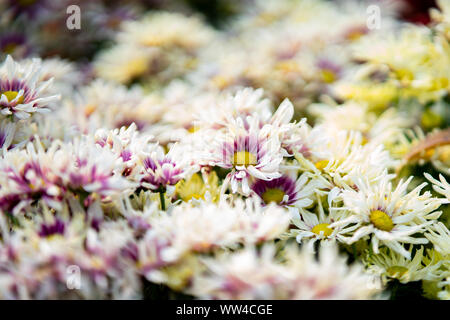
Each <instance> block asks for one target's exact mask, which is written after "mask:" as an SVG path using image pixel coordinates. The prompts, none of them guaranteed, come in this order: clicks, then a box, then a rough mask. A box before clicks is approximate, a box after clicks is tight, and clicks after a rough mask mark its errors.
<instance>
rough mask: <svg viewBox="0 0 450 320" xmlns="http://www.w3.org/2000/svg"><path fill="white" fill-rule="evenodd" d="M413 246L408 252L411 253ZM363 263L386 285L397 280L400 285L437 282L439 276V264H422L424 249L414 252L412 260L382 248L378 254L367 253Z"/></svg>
mask: <svg viewBox="0 0 450 320" xmlns="http://www.w3.org/2000/svg"><path fill="white" fill-rule="evenodd" d="M412 249H413V246H410V249H409V250H408V252H409V255H411V253H412ZM364 263H365V264H366V266H367V267H368V272H370V273H373V274H377V275H379V276H381V278H382V279H383V282H384V283H386V282H388V281H389V280H391V279H397V280H398V281H400V282H401V283H408V282H410V281H419V280H427V281H432V280H437V279H439V278H440V276H439V268H440V266H441V264H440V263H436V261H434V263H428V264H425V263H424V247H421V248H420V249H418V250H417V251H416V252H415V255H414V258H412V260H410V259H407V258H405V257H404V256H403V255H401V254H398V253H397V252H395V251H392V250H390V249H388V248H382V249H381V250H380V252H379V253H378V254H370V253H367V254H366V256H365V257H364Z"/></svg>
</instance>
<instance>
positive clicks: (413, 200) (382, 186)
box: [332, 175, 442, 259]
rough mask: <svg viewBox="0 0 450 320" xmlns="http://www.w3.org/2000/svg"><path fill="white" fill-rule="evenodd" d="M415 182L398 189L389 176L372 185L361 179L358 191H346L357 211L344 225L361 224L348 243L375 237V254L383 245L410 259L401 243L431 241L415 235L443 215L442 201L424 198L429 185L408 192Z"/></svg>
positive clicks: (352, 208) (403, 183) (346, 203)
mask: <svg viewBox="0 0 450 320" xmlns="http://www.w3.org/2000/svg"><path fill="white" fill-rule="evenodd" d="M411 179H412V177H411V178H409V179H408V180H407V181H400V182H399V183H398V185H397V186H396V187H395V188H394V187H393V185H392V181H390V179H389V176H387V175H385V176H382V177H380V179H379V180H378V181H377V182H376V183H372V184H371V183H369V182H368V180H367V178H365V179H364V178H360V179H357V182H356V190H353V189H349V190H344V191H343V192H342V198H343V200H344V207H345V208H346V209H348V210H350V211H351V212H353V214H352V215H351V216H350V217H348V218H347V219H344V220H343V222H347V223H348V222H352V223H357V224H358V225H359V227H358V228H357V229H356V230H355V231H354V232H353V234H352V236H351V237H350V238H349V239H348V240H347V241H348V243H353V242H355V241H357V240H359V239H361V238H364V237H366V236H368V235H371V240H370V241H371V243H372V247H373V251H374V252H375V253H378V252H379V250H378V247H379V245H380V244H381V245H385V246H387V247H389V248H390V249H392V250H393V251H395V252H398V253H399V254H401V255H403V256H404V257H406V258H408V259H410V252H408V251H407V250H405V248H404V247H403V246H402V245H401V243H411V244H425V243H427V242H428V240H427V239H426V238H425V237H423V236H422V237H413V235H415V234H418V233H420V232H422V231H423V230H424V229H425V227H426V226H427V225H429V224H431V223H432V221H433V220H435V219H437V218H438V217H439V216H440V214H441V212H440V211H436V209H438V208H439V207H440V205H441V204H442V202H441V200H440V199H438V198H433V197H432V196H431V193H429V192H425V193H424V194H422V195H420V191H421V190H422V189H423V188H424V187H425V185H426V183H424V184H422V185H420V186H418V187H416V188H415V189H414V190H412V191H411V192H409V193H407V191H406V190H407V187H408V185H409V183H410V182H411ZM343 222H341V223H343ZM336 224H339V222H337V223H336ZM332 226H333V225H332Z"/></svg>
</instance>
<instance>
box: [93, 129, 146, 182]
mask: <svg viewBox="0 0 450 320" xmlns="http://www.w3.org/2000/svg"><path fill="white" fill-rule="evenodd" d="M152 138H153V137H152V136H150V135H147V134H140V133H139V132H138V131H137V126H136V124H135V123H132V124H131V125H130V126H129V127H122V128H120V129H113V130H106V129H103V128H102V129H99V130H97V131H96V132H95V134H94V140H95V143H96V144H97V145H99V146H101V147H102V148H106V149H108V150H111V151H112V153H113V154H114V155H115V156H116V157H117V159H118V160H119V161H120V160H121V161H122V162H123V165H122V166H120V165H116V168H115V169H114V171H115V172H116V173H117V174H119V175H123V176H124V177H129V176H134V175H135V174H136V173H137V169H138V168H139V166H138V163H139V154H140V153H141V152H145V151H151V149H152V148H153V147H154V144H151V143H150V140H151V139H152Z"/></svg>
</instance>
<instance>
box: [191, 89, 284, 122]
mask: <svg viewBox="0 0 450 320" xmlns="http://www.w3.org/2000/svg"><path fill="white" fill-rule="evenodd" d="M272 110H273V108H272V105H271V103H270V100H269V99H267V98H264V90H263V89H256V90H255V89H253V88H248V87H247V88H244V89H242V90H238V91H237V92H236V93H235V94H228V95H226V96H223V97H219V99H218V101H217V103H216V104H214V105H209V106H208V107H207V108H204V109H203V110H198V113H197V114H196V115H195V118H196V122H195V123H196V125H197V126H198V127H199V128H213V129H218V128H223V127H226V126H227V125H229V124H230V122H231V123H232V122H234V121H236V119H242V120H245V118H246V117H247V116H253V117H255V118H257V119H259V120H260V121H261V122H263V123H265V122H268V121H269V119H270V118H271V116H272ZM289 120H290V119H289Z"/></svg>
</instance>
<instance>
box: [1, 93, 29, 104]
mask: <svg viewBox="0 0 450 320" xmlns="http://www.w3.org/2000/svg"><path fill="white" fill-rule="evenodd" d="M18 94H19V92H17V91H5V92H2V95H5V96H6V99H8V101H9V102H11V101H13V100H14V99H15V98H16V97H17V95H18ZM23 99H24V98H23V95H22V96H20V97H19V99H17V103H22V102H23Z"/></svg>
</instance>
